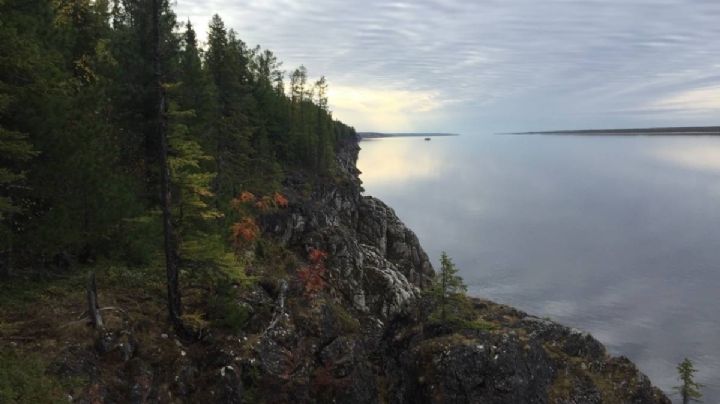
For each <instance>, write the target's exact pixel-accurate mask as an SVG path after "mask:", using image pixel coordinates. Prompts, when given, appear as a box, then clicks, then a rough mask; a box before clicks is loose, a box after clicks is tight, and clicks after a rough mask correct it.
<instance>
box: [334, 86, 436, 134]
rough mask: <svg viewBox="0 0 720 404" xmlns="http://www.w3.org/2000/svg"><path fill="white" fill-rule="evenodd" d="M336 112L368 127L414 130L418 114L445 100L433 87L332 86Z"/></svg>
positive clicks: (377, 129)
mask: <svg viewBox="0 0 720 404" xmlns="http://www.w3.org/2000/svg"><path fill="white" fill-rule="evenodd" d="M328 96H329V99H330V106H331V108H332V110H333V114H334V115H335V116H336V117H337V118H339V119H340V120H343V121H345V122H363V129H364V130H375V131H412V130H419V129H420V128H418V127H417V126H416V125H415V124H414V116H415V115H416V114H421V113H422V114H424V113H432V112H433V111H435V110H437V109H438V108H440V107H441V106H442V104H443V101H441V100H439V99H438V97H437V95H436V94H435V93H433V92H430V91H407V90H391V89H374V88H368V87H355V86H332V85H331V86H330V88H329V94H328Z"/></svg>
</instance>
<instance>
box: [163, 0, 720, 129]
mask: <svg viewBox="0 0 720 404" xmlns="http://www.w3.org/2000/svg"><path fill="white" fill-rule="evenodd" d="M176 12H177V14H178V17H179V19H181V20H185V19H188V18H189V19H190V20H191V21H192V22H193V24H194V25H195V26H196V27H197V29H198V31H199V32H200V34H201V37H204V35H205V34H204V33H205V27H206V26H207V23H208V21H209V19H210V16H211V15H212V14H214V13H218V14H220V16H221V17H222V18H223V20H225V23H226V25H227V26H228V27H230V28H234V29H235V30H236V31H238V33H239V36H240V38H242V39H243V40H244V41H245V42H246V43H248V44H249V45H256V44H260V45H261V46H262V47H264V48H269V49H271V50H272V51H273V52H275V53H276V54H277V55H278V56H279V57H280V59H281V60H283V61H284V62H285V66H284V67H285V68H286V69H287V70H291V69H293V68H295V67H296V66H298V65H299V64H304V65H305V66H306V67H307V68H308V70H309V73H310V75H311V76H315V77H316V76H319V75H325V76H327V78H328V80H329V82H330V90H331V92H330V97H331V98H330V104H331V108H332V109H333V111H334V113H335V116H336V117H338V118H340V119H342V120H344V121H346V122H347V123H349V124H352V125H354V126H355V127H356V128H357V129H359V130H378V131H450V132H460V133H467V134H470V133H486V132H493V131H516V130H535V129H566V128H567V129H570V128H614V127H645V126H666V125H717V124H720V1H718V0H542V1H540V0H445V1H440V0H414V1H407V2H406V1H390V0H363V1H353V0H345V1H340V0H204V1H201V0H177V5H176Z"/></svg>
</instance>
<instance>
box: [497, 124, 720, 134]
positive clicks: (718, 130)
mask: <svg viewBox="0 0 720 404" xmlns="http://www.w3.org/2000/svg"><path fill="white" fill-rule="evenodd" d="M503 134H505V135H582V136H677V135H691V136H698V135H701V136H718V135H720V126H686V127H682V126H681V127H669V128H639V129H582V130H553V131H535V132H514V133H503Z"/></svg>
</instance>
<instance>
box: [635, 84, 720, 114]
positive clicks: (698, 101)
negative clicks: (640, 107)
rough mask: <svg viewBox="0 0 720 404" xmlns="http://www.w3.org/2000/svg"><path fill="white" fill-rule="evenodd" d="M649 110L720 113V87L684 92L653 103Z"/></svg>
mask: <svg viewBox="0 0 720 404" xmlns="http://www.w3.org/2000/svg"><path fill="white" fill-rule="evenodd" d="M648 108H649V109H652V110H660V111H668V110H670V111H688V112H695V113H709V114H718V113H720V85H717V86H710V87H704V88H696V89H690V90H683V91H680V92H678V93H675V94H671V95H668V96H665V97H663V98H661V99H659V100H657V101H654V102H652V103H651V104H650V105H649V106H648Z"/></svg>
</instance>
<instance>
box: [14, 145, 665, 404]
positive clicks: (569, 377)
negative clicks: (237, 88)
mask: <svg viewBox="0 0 720 404" xmlns="http://www.w3.org/2000/svg"><path fill="white" fill-rule="evenodd" d="M358 152H359V146H358V142H357V141H356V140H349V141H346V142H345V143H343V144H342V145H340V146H339V150H338V152H337V156H338V161H337V167H338V168H337V170H335V171H336V172H335V173H334V175H332V176H328V177H325V178H317V177H314V176H311V175H310V174H303V173H302V172H298V173H295V174H292V175H290V176H289V177H288V178H287V180H286V181H285V184H284V188H285V189H284V194H285V195H286V196H287V199H288V200H289V204H288V206H287V208H285V209H278V210H275V211H273V212H270V213H267V214H265V215H263V216H262V217H260V218H259V221H258V222H259V224H260V227H261V229H262V233H263V238H262V240H260V241H259V242H258V243H257V245H256V246H255V247H254V248H253V249H251V250H248V251H246V252H244V253H243V254H244V255H242V256H241V257H240V258H241V261H242V262H243V263H244V265H245V268H244V272H245V273H246V274H247V277H243V276H245V275H243V276H240V277H236V278H231V277H227V276H226V277H218V276H217V275H213V274H215V272H212V271H209V272H207V273H209V274H210V275H208V276H206V277H201V276H199V275H193V274H194V273H206V272H202V271H200V270H197V271H191V272H186V273H184V274H183V276H184V278H185V279H187V280H186V281H185V285H184V286H183V295H184V304H185V306H186V307H185V308H186V315H185V316H184V320H185V321H186V323H187V324H188V326H189V327H192V329H193V331H194V338H191V339H182V338H178V337H176V336H175V335H174V333H173V332H172V328H171V327H170V325H169V324H168V322H167V321H166V314H165V310H166V309H165V306H164V300H163V299H164V298H163V283H162V271H161V270H160V269H159V268H161V267H160V266H159V267H158V268H150V269H148V270H147V271H145V272H142V271H141V270H139V269H118V268H104V269H102V270H100V269H98V274H97V279H98V295H99V296H98V298H99V300H100V301H101V302H102V303H103V304H104V305H106V306H104V307H103V308H101V311H102V313H103V316H104V320H105V324H104V328H103V330H102V332H100V333H99V332H98V331H97V330H94V329H93V328H92V327H89V326H88V322H87V319H83V316H84V313H83V310H84V307H86V303H85V301H84V293H81V291H82V290H83V286H82V285H83V283H84V281H83V277H82V276H79V277H78V276H68V278H67V279H66V280H64V281H62V283H59V282H54V283H52V284H49V285H46V286H43V289H41V290H40V289H38V290H37V291H35V292H33V293H37V294H39V295H40V296H43V299H41V300H40V301H39V302H36V303H32V304H30V303H28V302H29V300H28V299H27V298H25V297H24V296H26V294H27V293H29V290H27V289H22V288H18V289H17V290H14V291H13V290H10V291H8V293H7V294H6V295H5V296H4V297H3V299H5V300H3V305H2V306H4V307H2V306H0V326H2V327H0V341H2V343H3V344H6V343H9V344H11V345H12V350H11V352H12V353H10V354H3V355H4V356H3V357H2V358H1V359H3V360H5V361H8V362H7V363H9V364H10V365H9V366H10V369H13V366H15V368H16V369H25V366H26V363H29V362H28V359H27V358H30V357H36V356H40V357H42V358H50V361H49V364H48V366H46V367H45V368H42V369H43V370H42V371H40V372H29V373H27V374H18V372H14V373H12V375H11V376H9V377H13V378H17V381H16V383H21V384H22V383H26V382H27V378H28V377H29V378H37V379H40V380H41V381H42V383H43V385H44V386H48V385H50V386H52V389H53V390H52V391H53V392H59V393H60V395H61V396H62V397H65V398H66V399H67V400H68V401H70V402H76V403H98V402H105V403H154V402H161V403H166V402H167V403H181V402H207V403H211V402H212V403H215V402H217V403H256V402H268V403H280V402H323V403H324V402H328V403H330V402H342V403H670V401H669V400H668V398H667V397H666V396H665V395H663V393H662V392H661V391H659V390H658V389H657V388H655V387H653V386H652V384H651V382H650V381H649V380H648V378H647V377H646V376H645V375H643V374H642V373H641V372H639V371H638V369H637V368H636V367H635V365H634V364H633V363H631V362H630V361H629V360H628V359H626V358H623V357H620V358H615V357H612V356H610V355H609V354H608V353H607V351H606V349H605V348H604V347H603V346H602V344H600V343H599V342H598V341H597V340H595V339H594V338H593V337H592V336H590V335H588V334H586V333H583V332H580V331H578V330H574V329H570V328H567V327H564V326H562V325H560V324H557V323H555V322H552V321H549V320H544V319H540V318H537V317H534V316H531V315H528V314H526V313H523V312H521V311H518V310H515V309H513V308H511V307H507V306H503V305H499V304H495V303H493V302H490V301H486V300H482V299H470V300H469V308H468V310H467V313H466V317H467V321H465V322H464V323H462V324H459V325H458V324H455V325H444V324H442V323H438V322H436V321H431V319H430V318H431V313H432V312H433V310H434V307H433V305H434V303H433V302H432V299H428V298H427V297H426V296H425V294H423V293H422V290H423V289H425V288H426V287H428V286H429V285H430V283H431V282H432V280H433V277H434V272H433V268H432V265H431V263H430V261H429V259H428V256H427V254H426V253H425V252H424V251H423V249H422V247H421V245H420V243H419V242H418V238H417V237H416V236H415V234H414V233H413V232H412V231H411V230H410V229H408V228H407V227H406V226H405V225H404V224H403V223H402V222H401V221H400V220H399V219H398V217H397V215H396V214H395V212H394V211H393V210H392V208H390V207H388V206H387V205H385V204H384V203H383V202H382V201H380V200H378V199H376V198H373V197H369V196H364V195H362V192H363V189H362V186H361V181H360V179H359V172H358V170H357V168H356V166H355V163H356V160H357V157H358ZM318 252H321V253H318ZM313 265H315V269H317V270H318V273H317V275H319V276H318V277H317V279H315V280H314V281H313V282H308V279H303V276H306V275H307V273H308V272H307V270H306V268H308V267H309V266H310V267H312V266H313ZM304 268H305V269H304ZM320 269H322V270H321V271H320ZM303 271H305V272H303ZM303 274H305V275H303ZM11 299H14V300H11ZM78 318H81V319H80V320H78ZM38 330H40V331H38ZM27 375H30V376H27ZM26 376H27V377H26ZM13 380H15V379H13ZM14 383H15V382H14ZM1 387H2V381H0V388H1Z"/></svg>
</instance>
